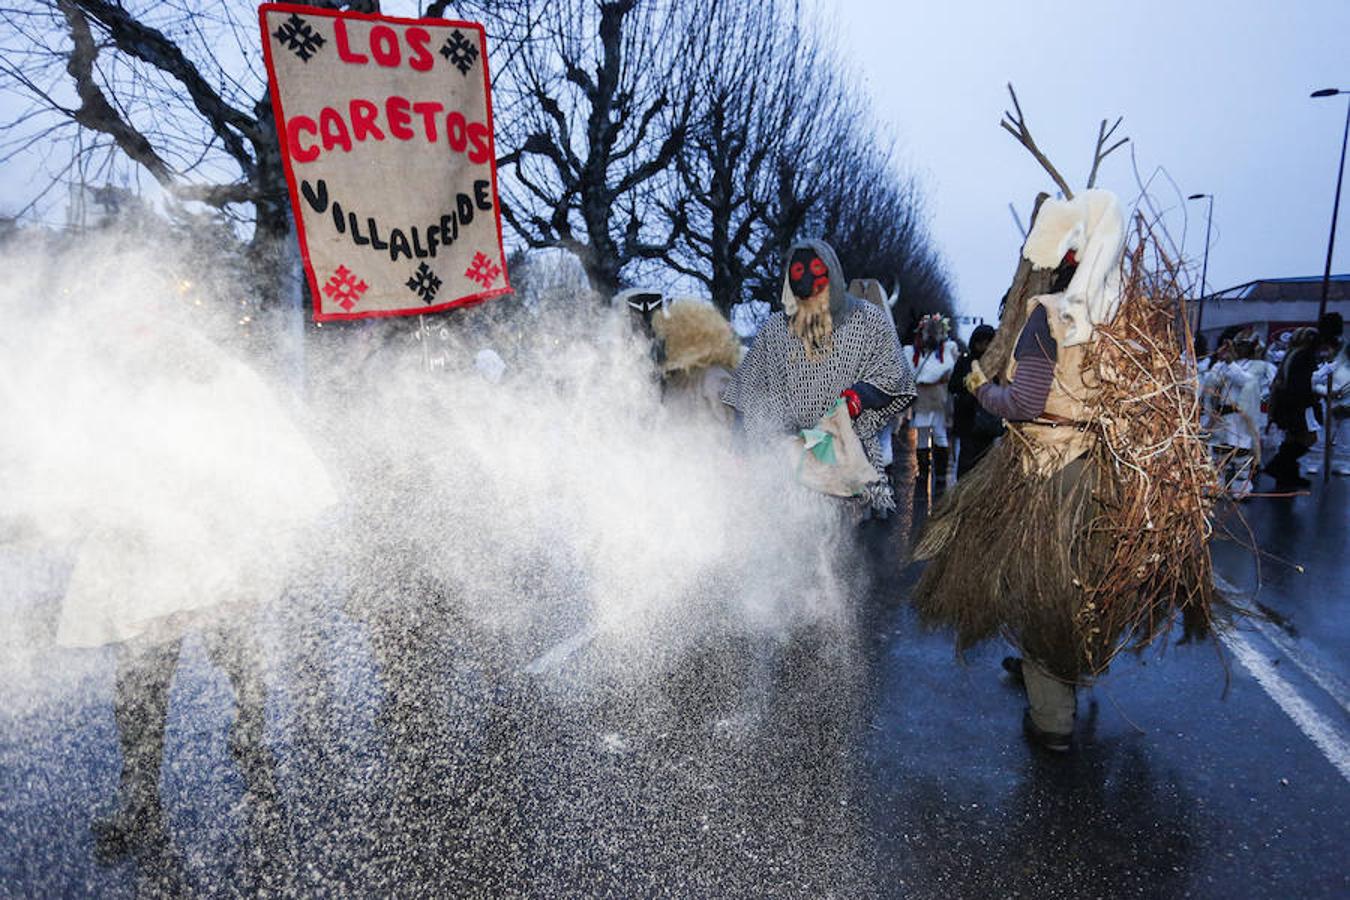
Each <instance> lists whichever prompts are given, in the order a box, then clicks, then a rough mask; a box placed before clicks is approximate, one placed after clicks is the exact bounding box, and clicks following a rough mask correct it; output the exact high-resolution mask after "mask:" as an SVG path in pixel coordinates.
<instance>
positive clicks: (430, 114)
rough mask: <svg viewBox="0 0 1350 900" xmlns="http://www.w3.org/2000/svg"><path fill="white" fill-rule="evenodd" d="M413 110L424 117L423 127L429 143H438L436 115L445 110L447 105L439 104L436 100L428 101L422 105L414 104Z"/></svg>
mask: <svg viewBox="0 0 1350 900" xmlns="http://www.w3.org/2000/svg"><path fill="white" fill-rule="evenodd" d="M412 108H413V112H415V113H417V114H418V115H419V116H421V117H422V125H423V127H424V128H426V132H427V142H428V143H432V144H434V143H436V114H437V113H438V112H440V111H441V110H443V109H445V104H443V103H437V102H436V101H435V100H427V101H424V102H422V103H414V104H413V107H412Z"/></svg>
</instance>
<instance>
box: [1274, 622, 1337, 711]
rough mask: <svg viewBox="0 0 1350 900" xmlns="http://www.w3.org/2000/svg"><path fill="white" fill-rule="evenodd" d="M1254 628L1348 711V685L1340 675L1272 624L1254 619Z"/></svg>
mask: <svg viewBox="0 0 1350 900" xmlns="http://www.w3.org/2000/svg"><path fill="white" fill-rule="evenodd" d="M1253 624H1255V625H1256V630H1257V631H1259V632H1261V634H1262V635H1263V636H1264V637H1265V639H1266V640H1268V641H1270V642H1271V643H1272V644H1274V645H1275V646H1276V647H1278V648H1279V650H1280V652H1281V653H1283V654H1284V655H1285V656H1286V657H1288V658H1289V661H1290V662H1292V663H1293V664H1294V665H1296V666H1298V667H1299V669H1300V670H1301V671H1302V672H1303V674H1304V675H1307V676H1308V677H1309V678H1311V679H1312V680H1313V682H1314V683H1315V684H1316V685H1317V686H1318V687H1320V688H1321V689H1322V690H1324V691H1326V692H1327V693H1328V694H1330V695H1331V699H1333V700H1335V701H1336V702H1337V703H1339V704H1340V706H1341V709H1343V710H1345V711H1346V712H1350V687H1347V686H1346V684H1345V682H1344V681H1342V680H1341V677H1340V676H1339V675H1337V674H1336V673H1335V672H1332V671H1331V670H1330V669H1328V668H1327V667H1326V666H1324V665H1323V664H1321V663H1320V662H1318V661H1317V660H1316V659H1314V658H1312V657H1311V656H1310V655H1309V654H1308V652H1307V651H1306V649H1305V648H1301V647H1299V646H1298V645H1297V644H1295V643H1294V642H1293V641H1291V640H1290V639H1289V637H1288V635H1286V634H1285V633H1284V632H1283V631H1280V629H1279V628H1277V627H1275V626H1274V625H1268V624H1266V623H1265V622H1261V621H1256V622H1254V623H1253Z"/></svg>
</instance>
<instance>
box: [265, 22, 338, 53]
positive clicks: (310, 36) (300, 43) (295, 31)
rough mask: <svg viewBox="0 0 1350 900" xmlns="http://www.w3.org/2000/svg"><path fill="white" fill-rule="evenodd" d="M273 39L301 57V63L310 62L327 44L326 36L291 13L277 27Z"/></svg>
mask: <svg viewBox="0 0 1350 900" xmlns="http://www.w3.org/2000/svg"><path fill="white" fill-rule="evenodd" d="M272 37H274V38H276V39H277V40H279V41H281V42H282V43H283V44H285V45H286V49H287V50H290V51H291V52H292V53H294V54H295V55H296V56H298V57H300V61H301V62H309V61H310V58H311V57H313V56H314V54H315V53H317V52H318V51H319V48H320V47H322V46H323V45H324V43H325V41H324V36H323V35H321V34H319V33H318V32H316V31H315V30H314V29H313V28H311V27H310V24H309V23H308V22H306V21H305V20H304V19H302V18H300V17H299V16H297V15H296V14H295V13H291V17H290V18H289V19H287V20H286V21H285V22H282V23H281V24H280V25H278V26H277V30H276V31H274V32H272Z"/></svg>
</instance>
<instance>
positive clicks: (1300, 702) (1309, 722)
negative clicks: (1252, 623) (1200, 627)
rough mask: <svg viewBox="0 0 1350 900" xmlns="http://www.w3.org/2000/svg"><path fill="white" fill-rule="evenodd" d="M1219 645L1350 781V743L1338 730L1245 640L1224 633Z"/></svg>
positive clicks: (1240, 636)
mask: <svg viewBox="0 0 1350 900" xmlns="http://www.w3.org/2000/svg"><path fill="white" fill-rule="evenodd" d="M1223 642H1224V643H1225V644H1227V645H1228V648H1229V649H1230V650H1232V651H1233V655H1234V656H1236V657H1237V658H1238V661H1239V662H1241V663H1242V665H1243V666H1245V667H1246V669H1247V671H1248V672H1251V673H1252V677H1253V678H1255V679H1256V680H1257V683H1259V684H1260V685H1261V687H1262V688H1263V689H1264V690H1265V692H1266V693H1267V694H1269V695H1270V699H1272V700H1274V701H1275V702H1276V703H1277V704H1279V706H1280V709H1282V710H1284V712H1285V715H1287V716H1289V718H1291V719H1293V720H1294V724H1295V725H1297V726H1298V728H1299V730H1300V731H1302V732H1303V733H1304V734H1305V735H1307V736H1308V739H1309V740H1311V741H1312V742H1313V743H1314V744H1315V745H1316V746H1317V749H1319V750H1321V751H1322V755H1323V756H1325V757H1326V758H1327V761H1328V762H1330V763H1331V764H1332V765H1333V766H1335V767H1336V771H1338V772H1340V773H1341V777H1342V778H1344V779H1345V780H1346V781H1350V741H1347V740H1346V738H1345V735H1344V734H1342V733H1341V731H1340V729H1338V728H1337V727H1336V726H1335V724H1333V723H1332V722H1330V721H1328V720H1327V719H1326V717H1325V716H1323V715H1322V714H1321V713H1319V712H1318V711H1317V710H1316V709H1314V708H1313V707H1312V705H1311V704H1310V703H1308V701H1307V700H1304V699H1303V697H1302V696H1301V695H1300V694H1299V693H1298V691H1296V690H1294V688H1293V687H1292V686H1291V685H1290V684H1289V682H1287V681H1285V680H1284V678H1282V677H1281V676H1280V673H1279V672H1276V671H1275V666H1273V665H1272V664H1271V662H1270V660H1268V659H1266V657H1265V656H1264V655H1263V654H1262V653H1261V652H1260V651H1259V650H1257V649H1256V648H1255V647H1253V646H1252V645H1251V643H1250V642H1249V641H1248V640H1247V639H1246V638H1245V637H1243V636H1242V635H1240V634H1238V633H1237V632H1228V633H1226V634H1224V635H1223Z"/></svg>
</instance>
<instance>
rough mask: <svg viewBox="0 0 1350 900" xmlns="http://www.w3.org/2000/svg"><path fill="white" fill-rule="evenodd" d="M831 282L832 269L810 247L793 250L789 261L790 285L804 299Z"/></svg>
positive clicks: (793, 291) (794, 292)
mask: <svg viewBox="0 0 1350 900" xmlns="http://www.w3.org/2000/svg"><path fill="white" fill-rule="evenodd" d="M829 283H830V269H829V267H828V266H826V265H825V260H823V259H821V258H820V255H819V254H818V253H816V251H814V250H812V249H811V248H809V247H802V248H801V249H799V250H794V251H793V252H792V259H791V260H790V261H789V262H788V287H790V288H792V293H793V294H795V295H797V296H798V297H799V298H801V299H802V300H805V299H806V298H807V297H810V296H811V295H812V294H814V293H815V292H816V291H818V290H820V289H821V288H823V287H825V286H826V285H828V284H829Z"/></svg>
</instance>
